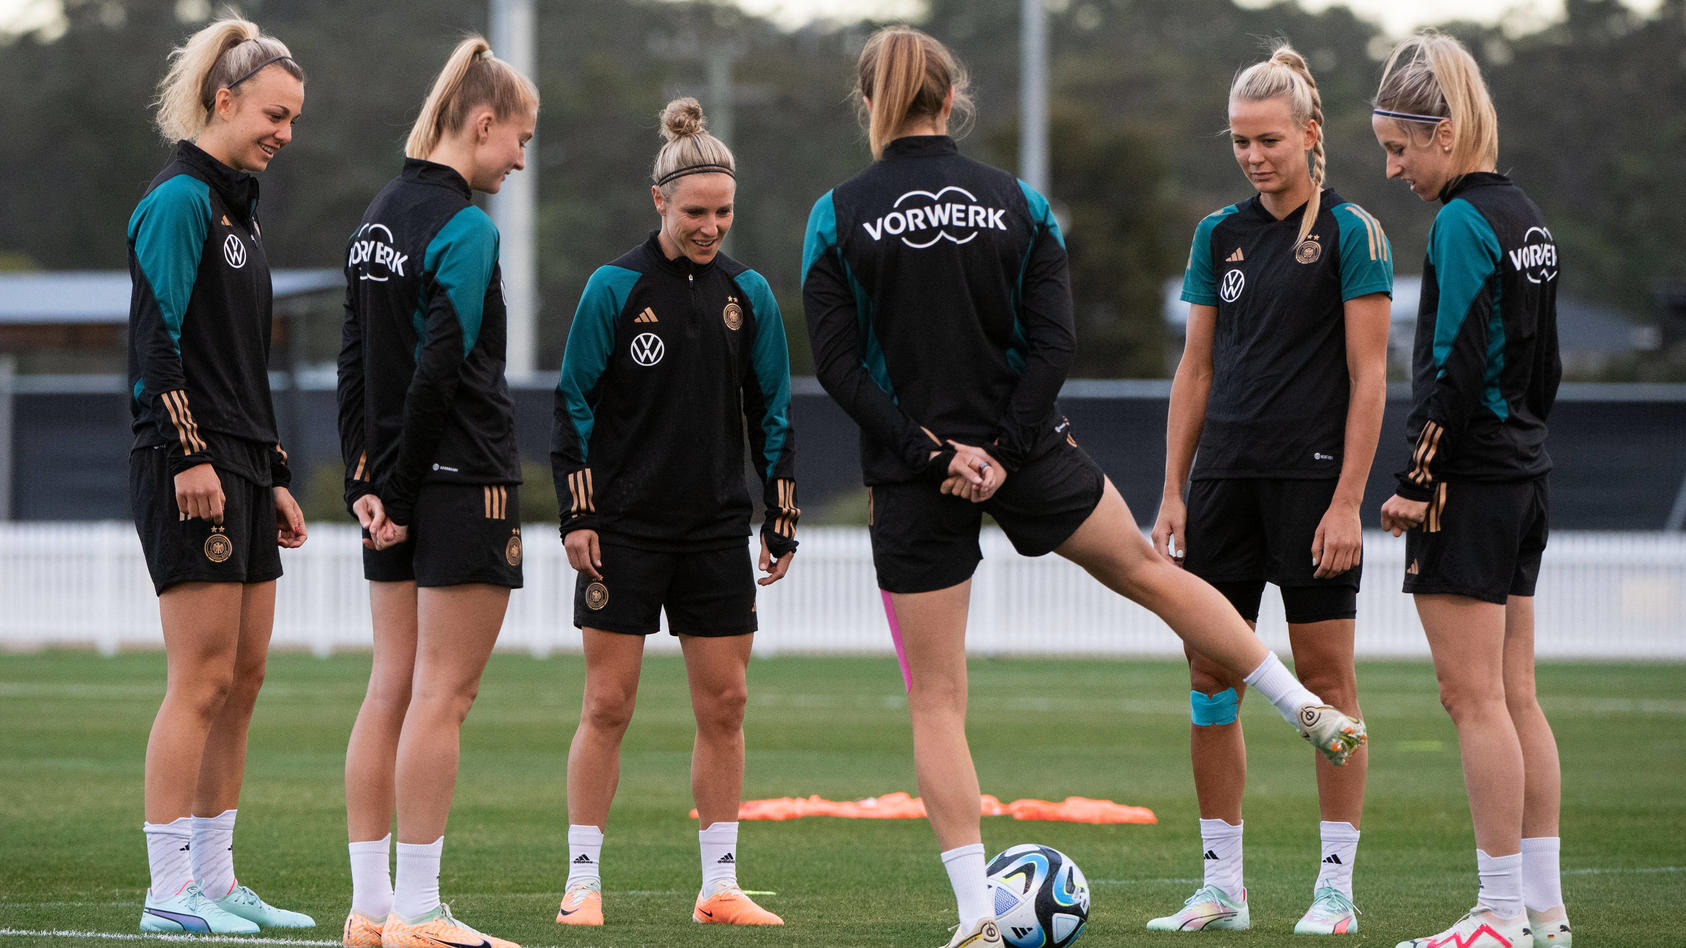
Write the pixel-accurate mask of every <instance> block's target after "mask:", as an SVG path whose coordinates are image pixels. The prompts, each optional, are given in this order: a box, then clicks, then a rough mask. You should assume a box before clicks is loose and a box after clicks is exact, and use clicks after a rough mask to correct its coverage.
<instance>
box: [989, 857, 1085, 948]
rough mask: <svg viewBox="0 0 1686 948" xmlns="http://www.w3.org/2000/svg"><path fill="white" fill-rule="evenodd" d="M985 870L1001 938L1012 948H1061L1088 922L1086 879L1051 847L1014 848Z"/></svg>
mask: <svg viewBox="0 0 1686 948" xmlns="http://www.w3.org/2000/svg"><path fill="white" fill-rule="evenodd" d="M986 872H987V874H988V876H989V888H990V896H991V897H992V898H993V900H994V902H995V919H996V921H998V922H1000V923H1001V937H1002V938H1004V939H1005V940H1006V942H1007V944H1009V945H1011V946H1013V948H1066V946H1067V945H1070V944H1071V943H1072V942H1074V941H1076V940H1077V936H1078V934H1079V933H1081V932H1082V931H1083V923H1084V922H1086V921H1088V920H1089V880H1087V879H1085V878H1084V877H1083V870H1081V869H1079V868H1077V863H1074V862H1072V861H1071V859H1070V857H1068V856H1066V854H1065V853H1062V852H1060V851H1059V850H1057V849H1055V848H1053V847H1052V846H1038V845H1036V844H1035V843H1025V844H1023V845H1019V846H1014V847H1012V848H1011V849H1008V850H1006V851H1004V852H1002V853H1001V855H999V856H996V857H995V858H994V859H991V860H990V861H989V866H988V868H987V870H986Z"/></svg>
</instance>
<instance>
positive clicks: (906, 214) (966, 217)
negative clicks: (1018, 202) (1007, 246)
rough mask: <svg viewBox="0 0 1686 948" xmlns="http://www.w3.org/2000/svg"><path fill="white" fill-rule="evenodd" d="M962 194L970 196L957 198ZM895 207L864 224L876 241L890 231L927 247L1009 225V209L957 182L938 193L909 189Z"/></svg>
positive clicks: (911, 244)
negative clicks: (982, 198)
mask: <svg viewBox="0 0 1686 948" xmlns="http://www.w3.org/2000/svg"><path fill="white" fill-rule="evenodd" d="M960 197H964V198H965V199H966V200H965V201H960V200H957V198H960ZM891 208H892V210H890V212H889V213H887V214H884V215H882V216H880V217H879V218H878V219H877V220H874V221H866V222H863V223H862V224H861V226H862V227H863V228H865V229H866V233H867V236H869V237H871V238H872V239H873V240H874V241H879V240H882V239H883V238H884V235H886V234H888V235H890V236H891V237H900V238H901V241H902V243H904V244H906V245H907V246H909V247H912V248H913V249H915V250H923V249H924V248H926V247H929V246H931V245H933V244H935V243H936V242H937V241H939V240H943V239H945V238H946V239H947V240H950V241H952V242H954V243H956V244H964V243H968V242H970V241H971V240H972V238H974V237H976V236H978V231H981V230H1000V231H1004V230H1006V229H1007V212H1006V210H1005V209H1003V208H998V207H985V206H983V205H981V204H979V203H978V199H977V196H976V195H974V194H972V192H970V191H968V190H966V189H965V188H960V187H955V186H954V185H949V186H948V187H945V188H943V189H942V190H941V191H938V192H937V193H935V194H932V193H931V192H930V191H909V192H907V193H906V194H903V195H902V196H901V197H899V198H896V200H895V203H894V204H892V205H891ZM961 235H964V236H961Z"/></svg>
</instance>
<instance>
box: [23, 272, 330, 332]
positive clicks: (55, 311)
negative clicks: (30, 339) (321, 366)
mask: <svg viewBox="0 0 1686 948" xmlns="http://www.w3.org/2000/svg"><path fill="white" fill-rule="evenodd" d="M270 280H271V281H272V283H273V284H274V287H275V298H276V299H277V300H283V299H287V298H288V297H292V296H301V295H305V294H310V293H321V292H325V291H327V290H332V289H338V288H340V287H343V286H344V285H345V275H344V274H343V273H341V272H340V271H339V270H330V269H322V270H273V271H271V272H270ZM129 292H130V283H129V274H128V272H127V271H125V270H38V271H28V272H21V273H0V326H23V325H33V326H41V325H47V326H73V325H98V324H109V323H122V324H127V323H128V321H129Z"/></svg>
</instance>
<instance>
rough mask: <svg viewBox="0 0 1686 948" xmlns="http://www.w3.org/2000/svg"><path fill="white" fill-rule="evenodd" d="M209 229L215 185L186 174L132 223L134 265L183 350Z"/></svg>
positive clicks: (162, 188)
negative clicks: (184, 322) (183, 332)
mask: <svg viewBox="0 0 1686 948" xmlns="http://www.w3.org/2000/svg"><path fill="white" fill-rule="evenodd" d="M210 227H211V189H210V186H209V185H207V184H206V183H205V182H203V181H201V180H199V179H198V178H195V177H193V176H192V175H187V174H178V175H176V176H175V177H173V178H170V179H169V180H168V181H165V182H164V183H163V184H160V185H159V186H158V187H156V188H153V189H152V191H151V193H149V194H147V196H146V197H144V198H142V199H141V202H140V205H139V206H138V207H136V208H135V213H134V214H133V215H132V216H131V217H130V218H129V242H130V244H131V245H132V246H133V247H134V248H135V260H136V262H137V263H138V264H139V265H140V270H141V273H142V274H143V275H145V277H146V282H147V286H148V287H149V288H150V289H151V291H152V298H153V299H154V300H155V301H156V302H157V304H158V315H159V316H160V317H161V318H162V321H163V325H164V327H165V329H166V331H167V332H168V333H169V336H170V342H171V343H172V344H174V345H176V346H177V348H178V351H179V347H180V342H181V325H182V319H183V317H185V316H186V315H187V303H188V300H189V299H191V298H192V297H193V285H194V283H195V282H196V281H197V280H198V277H199V259H200V257H201V256H203V255H204V252H205V236H206V234H208V233H209V232H210ZM143 378H145V376H143ZM160 391H168V389H161V390H160Z"/></svg>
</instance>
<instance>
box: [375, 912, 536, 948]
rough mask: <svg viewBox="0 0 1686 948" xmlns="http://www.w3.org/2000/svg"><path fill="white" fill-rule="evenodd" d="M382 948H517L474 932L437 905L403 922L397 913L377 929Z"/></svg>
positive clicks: (506, 942)
mask: <svg viewBox="0 0 1686 948" xmlns="http://www.w3.org/2000/svg"><path fill="white" fill-rule="evenodd" d="M381 945H382V948H441V946H444V945H457V946H459V948H521V946H520V945H517V944H516V943H515V942H513V941H504V940H503V939H502V938H493V937H492V936H490V935H487V934H483V933H481V932H477V931H475V930H474V929H472V928H470V927H468V926H467V925H464V924H463V923H462V922H459V921H457V920H456V919H454V918H452V917H451V907H450V906H449V905H446V904H444V903H443V902H441V903H440V904H439V907H438V908H436V909H434V910H433V911H431V912H429V913H427V914H426V915H423V916H421V917H420V918H417V919H413V920H411V921H408V922H406V921H405V920H403V919H401V918H399V917H398V915H397V913H393V914H392V915H388V916H387V917H386V924H384V925H382V926H381Z"/></svg>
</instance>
